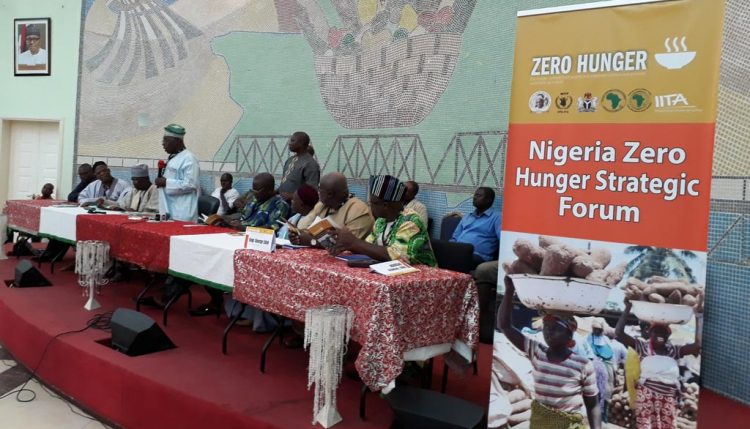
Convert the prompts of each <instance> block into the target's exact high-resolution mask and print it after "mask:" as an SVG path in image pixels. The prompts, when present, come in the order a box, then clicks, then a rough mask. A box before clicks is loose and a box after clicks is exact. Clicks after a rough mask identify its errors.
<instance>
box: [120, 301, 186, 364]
mask: <svg viewBox="0 0 750 429" xmlns="http://www.w3.org/2000/svg"><path fill="white" fill-rule="evenodd" d="M111 326H112V348H113V349H115V350H118V351H120V352H122V353H125V354H126V355H128V356H141V355H145V354H149V353H155V352H160V351H162V350H169V349H173V348H175V345H174V343H172V341H171V340H170V339H169V338H168V337H167V335H166V334H165V333H164V331H162V330H161V328H160V327H159V325H157V324H156V322H154V319H152V318H150V317H148V316H146V315H145V314H143V313H139V312H137V311H135V310H130V309H127V308H118V309H117V310H115V312H114V314H113V315H112V321H111Z"/></svg>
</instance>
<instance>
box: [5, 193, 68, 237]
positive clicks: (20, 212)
mask: <svg viewBox="0 0 750 429" xmlns="http://www.w3.org/2000/svg"><path fill="white" fill-rule="evenodd" d="M66 203H67V201H61V200H8V201H6V202H5V207H4V208H3V213H5V214H6V215H7V216H8V228H10V229H12V230H14V231H18V232H23V233H26V234H30V235H38V234H39V223H40V218H41V210H42V208H44V207H49V206H54V205H60V204H66Z"/></svg>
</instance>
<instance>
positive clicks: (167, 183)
mask: <svg viewBox="0 0 750 429" xmlns="http://www.w3.org/2000/svg"><path fill="white" fill-rule="evenodd" d="M184 136H185V128H183V127H181V126H180V125H177V124H170V125H167V126H166V127H164V138H163V139H162V146H163V147H164V151H165V152H167V153H168V154H169V158H168V159H167V167H166V168H165V169H164V175H163V177H158V178H156V180H155V181H154V183H155V184H156V186H157V187H158V188H162V189H163V190H164V196H165V198H164V199H165V203H166V211H167V213H169V215H170V216H171V217H172V219H176V220H182V221H186V222H195V220H196V219H197V218H198V189H199V188H198V187H199V186H200V185H199V176H200V165H199V164H198V158H196V157H195V155H193V154H192V152H190V151H189V150H187V149H186V148H185V142H184V141H183V138H184Z"/></svg>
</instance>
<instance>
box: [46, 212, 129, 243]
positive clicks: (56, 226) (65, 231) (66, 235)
mask: <svg viewBox="0 0 750 429" xmlns="http://www.w3.org/2000/svg"><path fill="white" fill-rule="evenodd" d="M82 214H88V211H87V210H86V209H83V208H81V207H42V210H41V214H40V215H39V235H41V236H43V237H49V238H54V239H57V240H60V241H64V242H67V243H70V244H75V242H76V218H77V217H78V215H82ZM105 214H118V215H122V214H124V213H123V212H116V211H107V212H105ZM92 216H101V214H98V215H92Z"/></svg>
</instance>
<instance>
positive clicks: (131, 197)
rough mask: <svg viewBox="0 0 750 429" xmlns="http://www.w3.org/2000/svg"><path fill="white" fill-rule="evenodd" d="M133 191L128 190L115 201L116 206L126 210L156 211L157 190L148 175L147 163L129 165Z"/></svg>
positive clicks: (157, 202) (157, 203)
mask: <svg viewBox="0 0 750 429" xmlns="http://www.w3.org/2000/svg"><path fill="white" fill-rule="evenodd" d="M130 178H131V180H132V181H133V191H132V192H128V193H127V194H125V195H124V196H123V197H121V198H120V200H119V201H118V202H117V207H118V208H119V209H121V210H125V211H126V212H153V213H155V212H158V211H159V192H158V191H157V189H156V185H154V184H152V183H151V179H150V178H149V176H148V165H146V164H138V165H135V166H133V167H130Z"/></svg>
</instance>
